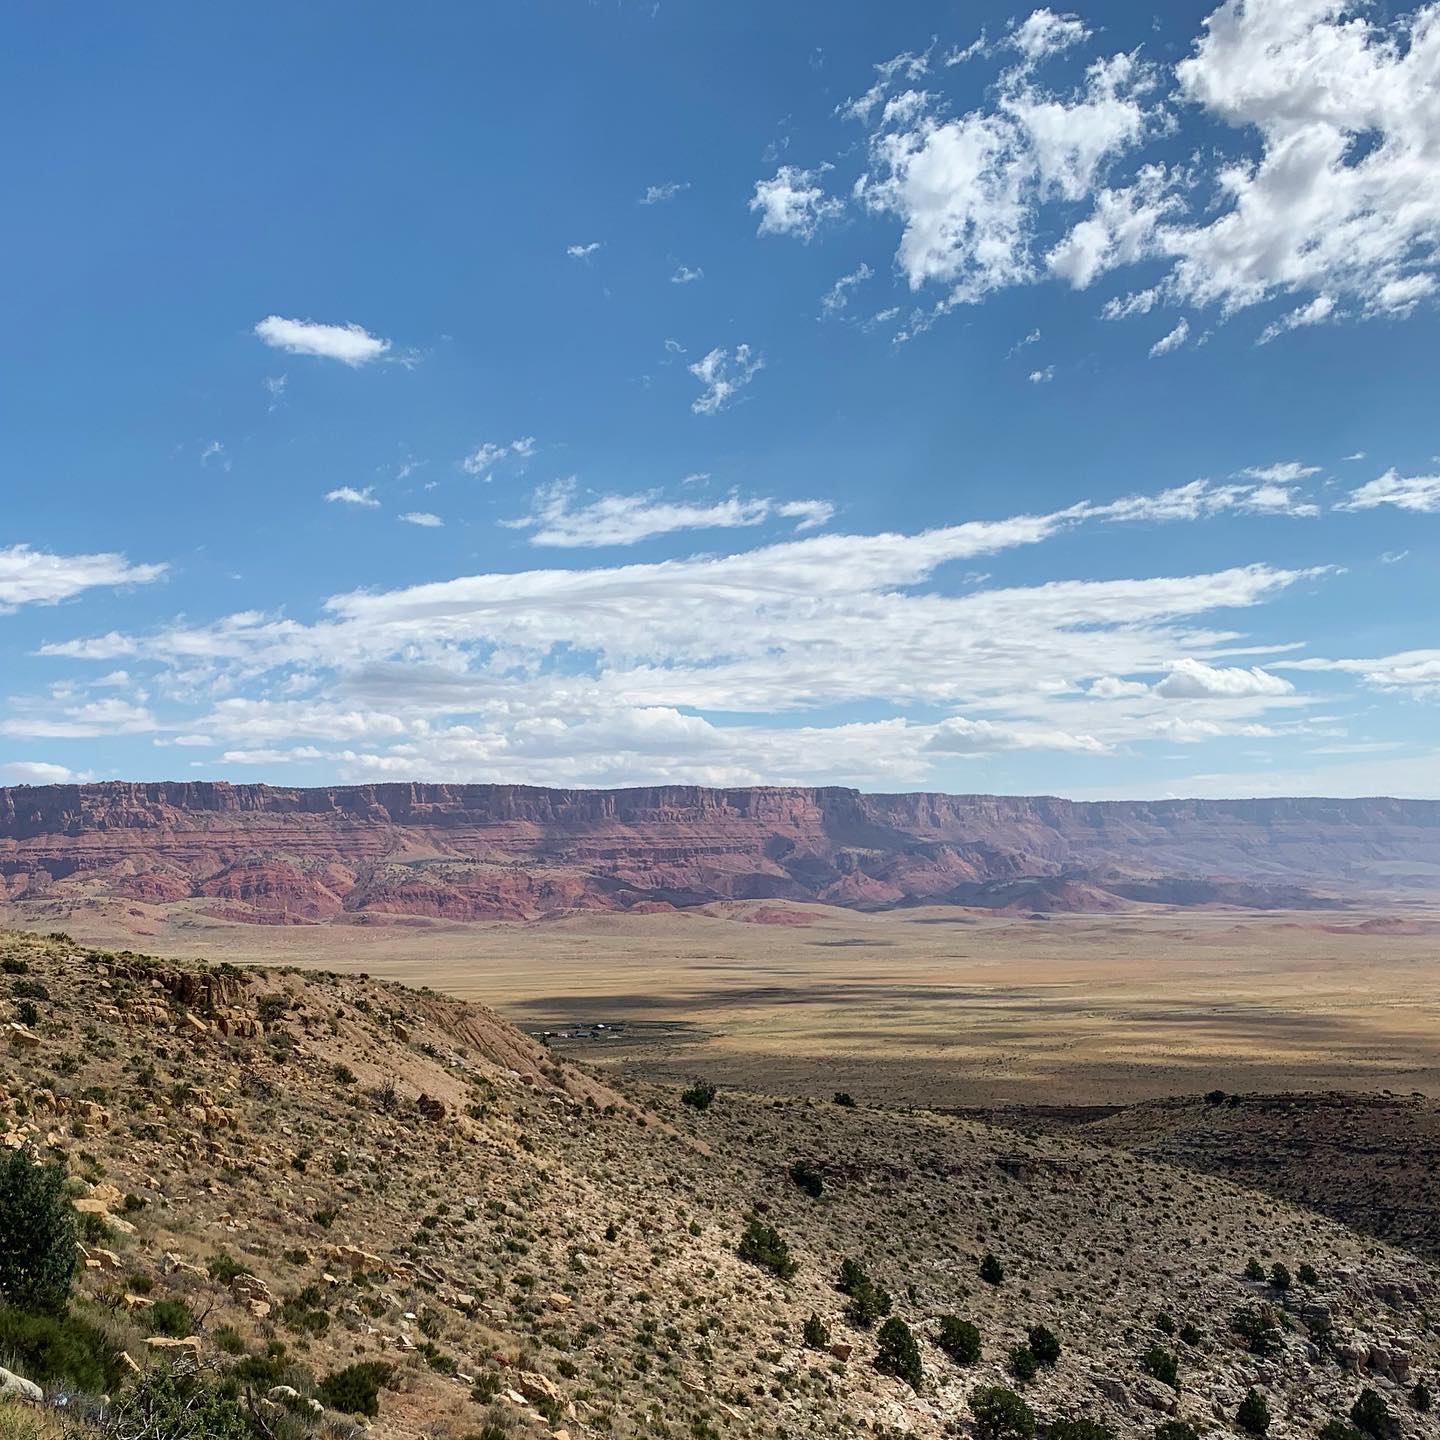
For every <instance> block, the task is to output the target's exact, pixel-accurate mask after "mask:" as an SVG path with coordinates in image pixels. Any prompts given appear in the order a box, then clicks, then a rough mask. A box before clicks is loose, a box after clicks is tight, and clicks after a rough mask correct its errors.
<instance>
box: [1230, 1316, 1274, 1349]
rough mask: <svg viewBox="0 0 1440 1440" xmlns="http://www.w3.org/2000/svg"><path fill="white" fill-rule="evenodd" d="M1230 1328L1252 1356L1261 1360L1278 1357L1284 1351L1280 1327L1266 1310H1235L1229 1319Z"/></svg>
mask: <svg viewBox="0 0 1440 1440" xmlns="http://www.w3.org/2000/svg"><path fill="white" fill-rule="evenodd" d="M1230 1328H1231V1329H1232V1330H1233V1331H1234V1332H1235V1333H1236V1334H1237V1335H1238V1336H1239V1337H1240V1338H1241V1339H1242V1340H1243V1341H1244V1342H1245V1344H1246V1345H1247V1346H1248V1347H1249V1350H1250V1353H1251V1354H1252V1355H1259V1356H1260V1357H1261V1358H1262V1359H1269V1358H1271V1357H1273V1356H1275V1355H1278V1354H1279V1353H1280V1351H1281V1350H1282V1349H1284V1346H1285V1342H1284V1340H1283V1339H1282V1338H1281V1335H1280V1327H1279V1326H1278V1325H1277V1324H1276V1323H1275V1321H1274V1318H1273V1317H1272V1316H1271V1315H1270V1313H1269V1311H1267V1310H1263V1309H1249V1310H1237V1311H1236V1312H1235V1314H1234V1315H1233V1316H1231V1318H1230Z"/></svg>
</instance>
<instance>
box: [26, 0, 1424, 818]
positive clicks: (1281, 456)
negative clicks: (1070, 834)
mask: <svg viewBox="0 0 1440 1440" xmlns="http://www.w3.org/2000/svg"><path fill="white" fill-rule="evenodd" d="M7 27H8V35H7V41H8V43H7V45H6V46H5V47H4V55H3V58H0V108H3V111H4V118H5V122H6V124H5V132H6V133H7V134H8V135H9V136H10V137H11V141H10V144H9V145H8V147H7V150H8V154H7V167H6V168H7V179H8V182H9V183H8V189H9V199H10V205H9V207H8V210H9V217H10V223H9V224H8V225H7V226H6V228H5V230H4V232H3V234H0V252H3V260H4V267H5V273H6V275H7V277H8V279H9V285H8V286H7V291H8V297H9V304H8V306H7V311H8V316H9V324H8V325H7V327H6V336H5V343H4V346H3V351H0V357H3V358H0V366H3V374H0V447H3V448H0V493H3V497H4V506H3V510H0V660H3V670H0V781H5V782H9V783H36V784H39V783H49V782H59V781H69V780H73V779H78V778H109V777H124V778H134V779H151V778H175V779H192V778H193V779H210V778H226V779H231V780H236V781H241V780H258V779H266V780H273V781H276V782H281V783H291V784H318V783H327V782H334V781H341V780H346V781H349V780H364V779H452V780H477V781H490V780H496V781H516V782H530V783H537V784H559V785H568V784H633V783H645V782H652V781H653V782H666V781H693V782H697V783H716V784H754V783H771V782H774V783H780V782H801V783H837V784H854V785H859V786H862V787H864V788H870V789H901V788H904V789H913V788H930V789H947V790H965V791H970V790H986V791H1021V792H1041V791H1043V792H1048V793H1060V794H1068V795H1076V796H1125V795H1137V796H1148V795H1172V794H1220V795H1231V794H1233V795H1248V794H1273V793H1290V792H1323V793H1333V794H1372V793H1395V794H1405V795H1430V796H1434V795H1440V765H1437V741H1436V724H1435V721H1436V710H1435V703H1436V700H1437V698H1440V637H1437V635H1436V616H1437V614H1440V565H1437V560H1440V458H1437V452H1440V435H1437V431H1436V424H1435V414H1436V409H1437V407H1436V400H1435V396H1436V393H1437V365H1436V342H1437V337H1440V326H1437V310H1436V303H1435V301H1436V293H1437V291H1436V279H1435V272H1436V270H1437V267H1440V255H1437V244H1440V170H1437V167H1436V166H1435V164H1434V160H1433V156H1434V155H1435V153H1437V147H1440V113H1437V111H1436V107H1435V103H1434V95H1433V82H1432V81H1431V80H1430V79H1429V76H1431V75H1433V73H1434V69H1435V65H1436V63H1437V58H1440V10H1437V7H1436V6H1434V5H1431V6H1428V7H1420V8H1410V9H1403V8H1402V9H1398V10H1389V9H1387V10H1384V11H1382V10H1380V9H1378V8H1375V9H1371V10H1368V11H1365V12H1363V13H1358V12H1356V11H1355V10H1353V9H1347V8H1345V7H1343V6H1341V5H1339V4H1335V3H1326V0H1275V3H1272V4H1269V5H1266V6H1254V7H1251V8H1249V9H1247V8H1246V7H1245V6H1244V5H1241V4H1238V3H1235V0H1229V3H1226V4H1224V5H1221V6H1219V7H1218V8H1217V7H1216V6H1215V5H1210V4H1207V5H1190V4H1176V5H1169V6H1166V7H1163V12H1162V13H1161V14H1159V15H1156V14H1154V13H1152V12H1151V11H1149V10H1145V9H1141V8H1140V7H1135V6H1132V5H1119V4H1100V5H1093V6H1089V7H1086V8H1084V9H1077V10H1076V11H1073V12H1070V11H1051V10H1032V9H1030V8H1029V7H1019V8H1013V7H1007V6H965V7H961V6H956V5H924V4H917V5H909V6H891V7H877V6H874V5H871V4H868V3H858V0H857V3H830V4H825V5H806V6H799V5H796V6H781V7H776V6H773V5H764V6H762V5H748V4H735V5H730V6H726V7H715V6H699V5H693V4H677V3H673V0H664V3H661V4H658V5H636V4H629V3H619V4H605V5H600V4H596V5H583V4H575V3H564V4H561V3H535V4H496V5H487V6H470V5H459V4H435V5H430V6H425V7H406V8H404V9H402V8H400V7H393V6H380V5H358V6H357V5H345V6H343V7H342V6H339V5H323V4H316V5H309V6H305V7H288V6H280V5H273V4H263V3H262V4H255V5H250V6H247V7H244V8H243V9H241V8H230V9H221V8H218V7H195V6H180V5H164V4H155V5H151V6H147V7H144V9H143V11H138V12H131V13H120V12H109V13H106V14H103V15H102V14H98V13H93V12H92V13H87V14H85V15H84V16H83V17H82V16H80V15H79V13H78V12H72V13H66V12H62V11H57V10H56V9H55V8H54V7H53V6H45V5H41V4H21V5H18V6H15V7H12V8H11V10H10V11H9V12H8V15H7ZM1427 67H1428V68H1427Z"/></svg>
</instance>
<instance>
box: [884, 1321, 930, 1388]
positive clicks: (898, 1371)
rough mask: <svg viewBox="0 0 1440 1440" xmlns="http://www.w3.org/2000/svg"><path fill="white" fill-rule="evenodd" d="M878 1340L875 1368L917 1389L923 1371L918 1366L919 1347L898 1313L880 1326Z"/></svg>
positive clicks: (922, 1377) (922, 1376)
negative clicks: (878, 1347) (878, 1346)
mask: <svg viewBox="0 0 1440 1440" xmlns="http://www.w3.org/2000/svg"><path fill="white" fill-rule="evenodd" d="M879 1342H880V1349H879V1351H878V1353H877V1354H876V1356H875V1368H876V1369H877V1370H880V1371H883V1372H884V1373H885V1374H886V1375H894V1376H895V1377H896V1378H897V1379H900V1380H903V1381H904V1382H905V1383H906V1384H907V1385H908V1386H909V1387H910V1388H911V1389H912V1390H918V1389H919V1388H920V1385H921V1383H922V1381H923V1380H924V1372H923V1370H922V1369H921V1366H920V1347H919V1346H918V1345H917V1344H916V1343H915V1336H914V1333H913V1332H912V1331H911V1329H910V1327H909V1326H908V1325H907V1324H906V1323H905V1322H904V1321H903V1320H902V1319H900V1317H899V1316H898V1315H892V1316H891V1317H890V1318H889V1319H888V1320H887V1321H886V1322H885V1323H884V1324H883V1325H882V1326H881V1327H880V1335H879Z"/></svg>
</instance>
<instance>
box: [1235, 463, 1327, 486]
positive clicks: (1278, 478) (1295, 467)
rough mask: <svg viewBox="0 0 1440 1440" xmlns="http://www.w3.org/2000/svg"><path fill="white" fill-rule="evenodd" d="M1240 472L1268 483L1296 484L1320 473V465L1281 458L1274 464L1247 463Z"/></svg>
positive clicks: (1252, 478)
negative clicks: (1304, 463) (1303, 463)
mask: <svg viewBox="0 0 1440 1440" xmlns="http://www.w3.org/2000/svg"><path fill="white" fill-rule="evenodd" d="M1240 473H1241V474H1242V475H1244V476H1246V477H1247V478H1248V479H1251V480H1262V481H1264V482H1265V483H1266V484H1267V485H1294V484H1295V483H1296V481H1298V480H1308V479H1309V478H1310V477H1311V476H1312V475H1318V474H1319V473H1320V467H1319V466H1318V465H1302V464H1301V463H1300V461H1298V460H1281V461H1278V462H1277V463H1276V464H1274V465H1247V466H1246V467H1245V469H1243V470H1242V471H1241V472H1240Z"/></svg>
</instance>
